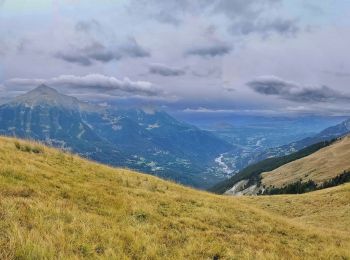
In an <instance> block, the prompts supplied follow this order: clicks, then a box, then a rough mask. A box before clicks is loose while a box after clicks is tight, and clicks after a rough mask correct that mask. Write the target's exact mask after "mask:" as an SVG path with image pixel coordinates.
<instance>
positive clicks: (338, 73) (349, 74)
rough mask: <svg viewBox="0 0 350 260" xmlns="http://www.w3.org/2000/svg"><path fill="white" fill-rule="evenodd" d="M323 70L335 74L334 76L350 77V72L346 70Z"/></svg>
mask: <svg viewBox="0 0 350 260" xmlns="http://www.w3.org/2000/svg"><path fill="white" fill-rule="evenodd" d="M322 72H323V73H325V74H328V75H331V76H334V77H339V78H347V77H350V73H349V72H344V71H331V70H323V71H322Z"/></svg>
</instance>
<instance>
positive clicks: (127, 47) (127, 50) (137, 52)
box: [119, 38, 151, 58]
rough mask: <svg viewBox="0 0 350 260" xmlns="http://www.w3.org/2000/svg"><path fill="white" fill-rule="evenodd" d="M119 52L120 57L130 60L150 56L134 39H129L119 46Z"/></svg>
mask: <svg viewBox="0 0 350 260" xmlns="http://www.w3.org/2000/svg"><path fill="white" fill-rule="evenodd" d="M119 52H120V54H121V56H124V57H132V58H145V57H150V56H151V53H150V52H149V51H148V50H146V49H145V48H143V47H142V46H140V45H139V44H138V42H137V41H136V40H135V38H129V39H128V41H127V42H126V43H124V44H123V45H122V46H120V48H119Z"/></svg>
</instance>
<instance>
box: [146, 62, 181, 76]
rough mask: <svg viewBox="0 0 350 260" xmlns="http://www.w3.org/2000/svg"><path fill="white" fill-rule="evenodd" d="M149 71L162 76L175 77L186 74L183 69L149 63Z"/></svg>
mask: <svg viewBox="0 0 350 260" xmlns="http://www.w3.org/2000/svg"><path fill="white" fill-rule="evenodd" d="M149 73H151V74H156V75H160V76H164V77H171V76H172V77H175V76H182V75H185V74H186V70H185V69H179V68H173V67H169V66H166V65H163V64H157V63H154V64H150V65H149Z"/></svg>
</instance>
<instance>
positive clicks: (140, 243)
mask: <svg viewBox="0 0 350 260" xmlns="http://www.w3.org/2000/svg"><path fill="white" fill-rule="evenodd" d="M14 142H15V141H14V140H13V139H8V138H0V165H1V167H0V220H1V221H0V259H6V258H8V259H10V258H15V257H17V258H21V257H23V258H32V259H40V258H56V257H57V258H64V259H71V258H81V257H91V258H98V257H100V258H107V259H129V258H131V259H164V258H166V259H184V258H186V259H212V258H213V257H214V256H219V257H221V258H229V259H242V258H250V259H256V258H269V259H283V258H284V259H297V258H299V259H300V258H304V259H305V258H319V259H322V258H324V259H329V258H341V257H343V258H345V259H346V258H350V249H349V248H350V232H349V229H348V227H349V223H348V221H349V220H346V221H344V219H345V218H346V216H348V215H349V214H348V213H349V212H348V208H347V209H346V205H348V201H349V199H348V197H349V194H350V186H349V185H347V186H342V188H338V189H339V191H340V192H342V195H343V196H333V195H332V194H333V193H332V192H333V191H334V189H331V191H332V192H331V193H329V194H328V193H327V191H322V192H318V193H312V194H310V195H309V194H307V195H302V196H300V197H298V196H276V197H273V198H272V197H268V196H266V197H262V198H243V199H241V198H231V197H221V196H217V195H212V194H208V193H205V192H200V191H196V190H192V189H189V188H184V187H181V186H179V185H176V184H173V183H170V182H167V181H163V180H160V179H157V178H155V177H152V176H148V175H143V174H136V173H134V172H131V171H128V170H123V169H113V168H109V167H106V166H102V165H99V164H95V163H91V162H87V161H85V160H83V159H80V158H78V157H75V156H71V155H66V154H63V153H62V152H60V151H57V150H54V149H49V148H45V147H43V148H42V149H43V153H40V154H34V153H30V152H25V151H20V150H18V149H17V148H16V147H15V144H14ZM320 195H322V196H320ZM327 196H331V198H328V200H326V201H327V205H328V206H327V207H322V208H320V207H319V205H318V204H315V205H314V204H313V203H312V201H313V199H315V198H317V199H318V200H319V204H322V205H323V202H322V201H323V200H324V197H327ZM300 198H302V199H305V201H307V202H309V204H308V205H309V206H308V207H307V209H308V210H307V211H304V210H302V209H301V210H300V213H299V215H300V216H299V215H298V216H299V217H300V218H299V219H298V220H299V221H295V216H294V215H291V213H290V212H291V210H290V209H288V205H291V208H292V209H294V204H293V203H292V204H288V203H284V201H283V200H285V199H288V200H291V201H292V202H294V201H295V203H296V205H301V206H303V207H306V206H305V205H306V204H305V202H300V200H301V199H300ZM267 205H272V206H271V207H272V208H273V209H270V206H267ZM279 205H283V207H284V208H283V207H281V209H280V210H279ZM339 205H341V206H342V207H344V211H339V216H338V215H336V216H333V218H332V219H331V221H330V220H329V218H330V215H329V214H333V215H334V214H336V213H335V211H334V209H338V208H339ZM316 211H318V212H319V213H318V215H315V214H314V213H315V212H316ZM344 214H345V215H344ZM328 221H330V222H332V223H329V224H330V226H329V228H328V230H329V232H324V227H323V226H324V225H323V224H324V223H328Z"/></svg>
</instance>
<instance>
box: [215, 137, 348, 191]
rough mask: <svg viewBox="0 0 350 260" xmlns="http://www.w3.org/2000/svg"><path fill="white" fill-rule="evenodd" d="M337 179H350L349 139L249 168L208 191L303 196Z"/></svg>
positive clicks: (306, 149)
mask: <svg viewBox="0 0 350 260" xmlns="http://www.w3.org/2000/svg"><path fill="white" fill-rule="evenodd" d="M339 176H342V177H341V178H343V179H344V181H343V182H346V181H347V180H348V178H349V177H350V136H345V137H343V138H339V139H337V140H333V141H331V142H321V143H317V144H314V145H311V146H309V147H307V148H304V149H302V150H300V151H298V152H295V153H292V154H290V155H286V156H283V157H277V158H270V159H266V160H263V161H261V162H258V163H256V164H253V165H250V166H248V167H247V168H245V169H244V170H242V171H241V172H239V173H238V174H237V175H235V176H233V177H232V178H230V179H228V180H226V181H223V182H221V183H219V184H217V185H215V186H214V187H212V188H211V189H210V190H211V191H213V192H217V193H226V194H229V195H256V194H266V193H272V194H277V193H288V192H287V191H289V192H290V193H294V189H295V188H297V189H299V190H296V191H295V192H296V193H302V192H304V190H305V191H308V190H315V189H317V188H322V187H323V186H325V187H328V186H329V185H330V184H329V183H328V182H332V183H335V184H337V182H339V183H342V182H340V181H341V180H338V179H339ZM349 179H350V178H349ZM301 186H303V187H301ZM308 186H309V187H308ZM331 186H334V185H331Z"/></svg>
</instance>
